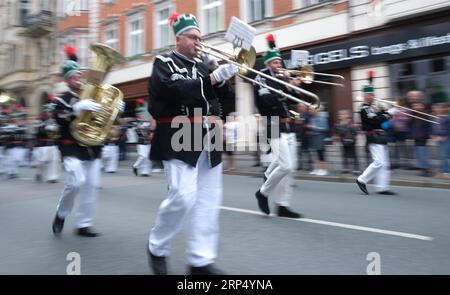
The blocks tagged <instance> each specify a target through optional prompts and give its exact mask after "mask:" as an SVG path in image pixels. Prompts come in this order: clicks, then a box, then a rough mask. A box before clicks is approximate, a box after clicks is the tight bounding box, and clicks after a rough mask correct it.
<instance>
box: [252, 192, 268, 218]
mask: <svg viewBox="0 0 450 295" xmlns="http://www.w3.org/2000/svg"><path fill="white" fill-rule="evenodd" d="M255 196H256V199H257V200H258V207H259V209H260V210H261V211H262V212H263V213H265V214H267V215H269V214H270V209H269V202H268V200H267V197H266V196H264V195H263V194H261V192H260V191H259V190H258V191H257V192H256V193H255Z"/></svg>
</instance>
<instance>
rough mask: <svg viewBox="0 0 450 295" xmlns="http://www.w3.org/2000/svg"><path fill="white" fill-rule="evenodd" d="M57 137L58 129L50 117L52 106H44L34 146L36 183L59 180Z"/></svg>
mask: <svg viewBox="0 0 450 295" xmlns="http://www.w3.org/2000/svg"><path fill="white" fill-rule="evenodd" d="M58 137H59V127H58V125H57V124H56V121H55V120H54V119H53V117H52V106H51V105H50V104H48V105H46V106H44V112H43V113H42V115H41V122H40V124H39V125H38V128H37V134H36V145H35V147H34V149H33V150H35V156H36V168H37V171H36V176H35V180H36V181H37V182H40V181H47V182H49V183H56V182H58V180H59V172H60V171H59V170H60V165H61V164H60V161H61V160H60V153H59V150H58V147H57V145H56V141H57V139H58Z"/></svg>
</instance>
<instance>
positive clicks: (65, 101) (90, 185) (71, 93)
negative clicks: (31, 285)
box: [52, 47, 124, 237]
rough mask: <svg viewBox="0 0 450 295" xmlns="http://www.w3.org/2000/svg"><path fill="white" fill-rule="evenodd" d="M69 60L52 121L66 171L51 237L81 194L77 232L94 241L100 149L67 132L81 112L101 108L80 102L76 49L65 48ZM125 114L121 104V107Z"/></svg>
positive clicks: (85, 100)
mask: <svg viewBox="0 0 450 295" xmlns="http://www.w3.org/2000/svg"><path fill="white" fill-rule="evenodd" d="M66 54H67V55H68V57H69V60H67V61H66V62H65V63H64V65H63V68H62V74H63V76H64V79H65V81H66V82H67V86H68V87H69V90H68V91H67V92H65V93H63V94H62V95H60V96H59V97H55V99H54V102H55V109H54V118H55V120H56V122H57V124H58V126H59V130H60V139H59V145H58V147H59V150H60V151H61V155H62V158H63V166H64V169H65V171H66V181H65V186H64V189H63V191H62V194H61V197H60V199H59V202H58V206H57V209H56V215H55V219H54V221H53V226H52V229H53V233H54V234H55V235H58V234H60V233H61V231H62V229H63V226H64V220H65V218H66V217H67V215H69V213H70V212H71V211H72V208H73V204H74V200H75V197H76V196H77V195H78V193H79V194H80V201H79V208H78V212H77V221H76V231H75V233H76V234H77V235H80V236H83V237H96V236H98V235H99V233H97V232H95V231H93V230H92V224H93V220H94V213H95V208H96V204H97V195H98V186H99V181H100V169H101V160H100V157H101V149H102V147H101V146H89V147H86V146H82V145H80V144H79V143H78V142H77V141H76V140H75V138H74V137H73V136H72V134H71V132H70V124H71V123H72V121H73V120H75V118H76V117H78V116H80V115H81V114H82V112H83V111H99V110H100V109H101V105H100V104H98V103H95V102H94V101H93V100H92V99H83V100H80V99H79V95H80V94H81V91H82V88H83V82H82V75H81V72H80V70H79V65H78V63H77V57H76V54H75V49H74V48H72V47H67V48H66ZM119 108H120V111H121V112H122V111H123V110H124V104H123V103H122V104H121V105H120V106H119Z"/></svg>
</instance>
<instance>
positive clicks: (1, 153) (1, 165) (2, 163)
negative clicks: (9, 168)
mask: <svg viewBox="0 0 450 295" xmlns="http://www.w3.org/2000/svg"><path fill="white" fill-rule="evenodd" d="M5 153H6V150H5V148H4V147H2V146H0V174H3V173H5V172H6V159H7V157H6V155H5Z"/></svg>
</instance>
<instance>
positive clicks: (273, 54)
mask: <svg viewBox="0 0 450 295" xmlns="http://www.w3.org/2000/svg"><path fill="white" fill-rule="evenodd" d="M266 40H267V45H268V46H269V50H267V51H266V52H264V54H263V60H264V63H265V64H267V63H269V62H271V61H272V60H274V59H281V54H280V51H279V50H278V48H277V45H276V43H275V37H274V36H273V35H272V34H269V35H267V36H266Z"/></svg>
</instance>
